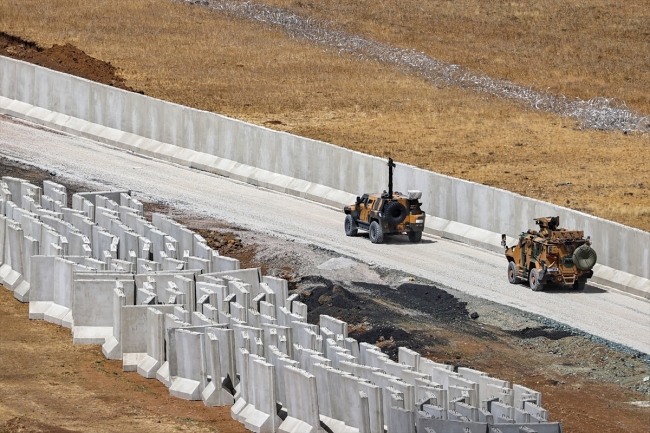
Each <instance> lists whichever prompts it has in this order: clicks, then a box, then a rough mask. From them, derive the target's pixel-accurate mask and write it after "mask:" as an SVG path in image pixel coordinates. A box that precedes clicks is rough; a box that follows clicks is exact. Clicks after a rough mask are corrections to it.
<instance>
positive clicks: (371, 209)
mask: <svg viewBox="0 0 650 433" xmlns="http://www.w3.org/2000/svg"><path fill="white" fill-rule="evenodd" d="M393 167H395V164H394V163H393V160H392V159H391V158H389V159H388V192H386V191H384V192H383V193H381V194H379V193H377V194H364V195H362V196H361V197H357V201H356V203H354V204H353V205H350V206H346V207H345V208H344V209H343V211H344V212H345V213H346V215H345V234H346V235H348V236H356V235H357V232H358V230H359V229H361V230H367V231H368V235H369V237H370V241H371V242H372V243H374V244H380V243H382V242H383V241H384V236H386V235H392V234H407V235H408V237H409V240H410V241H411V242H420V240H421V239H422V231H423V230H424V218H425V214H424V212H423V211H422V209H420V205H421V203H420V198H422V192H421V191H408V193H407V194H402V193H400V192H393Z"/></svg>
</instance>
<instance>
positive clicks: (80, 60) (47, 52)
mask: <svg viewBox="0 0 650 433" xmlns="http://www.w3.org/2000/svg"><path fill="white" fill-rule="evenodd" d="M0 55H3V56H6V57H11V58H13V59H18V60H22V61H25V62H29V63H34V64H36V65H39V66H43V67H46V68H49V69H54V70H55V71H59V72H65V73H66V74H71V75H76V76H78V77H82V78H86V79H87V80H91V81H96V82H98V83H102V84H107V85H109V86H113V87H117V88H120V89H124V90H128V91H131V92H137V93H140V94H144V92H142V91H139V90H135V89H133V88H132V87H130V86H127V85H126V80H125V79H124V78H122V77H121V76H120V75H119V73H118V71H117V68H115V66H113V65H111V62H104V61H102V60H99V59H96V58H94V57H91V56H89V55H88V54H86V53H85V52H83V51H82V50H80V49H79V48H77V47H75V46H74V45H72V44H70V43H67V44H65V45H53V46H52V47H51V48H43V47H40V46H38V45H37V44H35V43H34V42H30V41H26V40H24V39H21V38H19V37H16V36H12V35H9V34H7V33H4V32H0Z"/></svg>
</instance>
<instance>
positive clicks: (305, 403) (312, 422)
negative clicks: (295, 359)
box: [278, 366, 323, 433]
mask: <svg viewBox="0 0 650 433" xmlns="http://www.w3.org/2000/svg"><path fill="white" fill-rule="evenodd" d="M284 380H285V390H286V399H287V401H286V404H285V406H286V409H287V417H286V418H285V419H284V421H283V422H282V424H281V425H280V427H279V429H278V431H279V432H280V433H299V432H300V433H322V432H323V430H322V429H321V427H320V418H319V415H318V393H317V389H316V377H315V376H314V375H313V374H310V373H308V372H306V371H304V370H301V369H299V368H295V367H292V366H285V367H284Z"/></svg>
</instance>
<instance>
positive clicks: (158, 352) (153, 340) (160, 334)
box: [123, 308, 165, 379]
mask: <svg viewBox="0 0 650 433" xmlns="http://www.w3.org/2000/svg"><path fill="white" fill-rule="evenodd" d="M146 314H147V328H146V343H147V346H146V348H147V350H146V353H147V355H146V356H145V357H144V359H142V361H141V362H140V363H139V364H138V366H137V371H138V374H140V375H141V376H144V377H146V378H147V379H154V378H155V377H156V372H157V371H158V369H159V368H160V366H161V365H162V363H163V362H164V361H165V349H164V341H165V337H164V319H165V315H164V313H163V312H162V311H160V310H157V309H154V308H148V309H147V313H146ZM127 329H128V328H123V331H125V330H127Z"/></svg>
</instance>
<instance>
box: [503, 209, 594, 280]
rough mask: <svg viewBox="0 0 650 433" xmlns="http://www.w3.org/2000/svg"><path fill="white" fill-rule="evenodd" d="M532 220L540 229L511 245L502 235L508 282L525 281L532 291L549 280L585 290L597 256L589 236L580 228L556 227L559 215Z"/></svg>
mask: <svg viewBox="0 0 650 433" xmlns="http://www.w3.org/2000/svg"><path fill="white" fill-rule="evenodd" d="M535 222H536V223H537V225H538V226H539V231H536V230H528V231H527V232H524V233H522V234H521V235H519V242H518V243H517V244H516V245H514V246H512V247H508V246H507V245H506V235H501V239H502V240H501V245H503V246H504V247H505V249H506V251H505V254H506V259H508V281H510V283H511V284H516V283H517V282H519V281H520V280H525V281H526V280H527V281H528V284H529V285H530V288H531V289H532V290H534V291H540V290H544V286H545V284H546V283H551V282H552V283H556V284H565V285H572V286H573V288H574V289H576V290H584V288H585V284H586V282H587V279H588V278H591V276H592V275H593V271H592V268H593V267H594V265H595V264H596V259H597V255H596V251H594V249H593V248H591V240H590V238H589V237H587V238H586V239H585V237H584V232H583V231H582V230H566V229H563V228H559V227H558V226H559V225H560V217H559V216H556V217H547V218H536V219H535Z"/></svg>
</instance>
